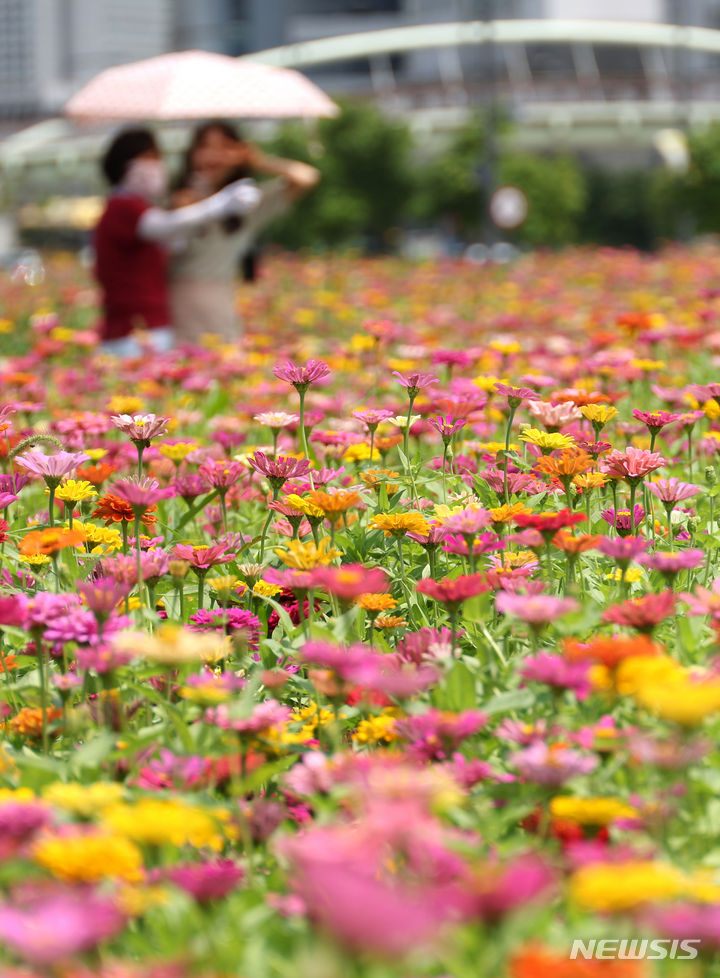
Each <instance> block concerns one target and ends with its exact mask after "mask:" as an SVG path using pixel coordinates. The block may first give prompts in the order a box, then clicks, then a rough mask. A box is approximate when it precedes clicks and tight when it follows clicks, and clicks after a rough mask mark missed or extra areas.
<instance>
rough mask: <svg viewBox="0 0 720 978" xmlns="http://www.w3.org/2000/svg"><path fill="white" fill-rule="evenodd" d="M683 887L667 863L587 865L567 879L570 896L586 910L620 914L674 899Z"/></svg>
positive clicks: (678, 874)
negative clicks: (568, 880) (646, 904)
mask: <svg viewBox="0 0 720 978" xmlns="http://www.w3.org/2000/svg"><path fill="white" fill-rule="evenodd" d="M687 886H688V880H687V878H686V877H685V875H684V874H683V873H682V872H681V871H680V870H679V869H676V868H675V867H674V866H671V865H669V864H668V863H662V862H653V861H651V860H637V861H635V862H627V863H620V864H618V863H591V864H590V865H588V866H583V867H582V868H581V869H579V870H578V871H577V872H576V873H574V874H573V876H572V877H571V880H570V895H571V897H572V899H573V900H574V901H575V902H576V903H578V904H580V906H581V907H583V908H584V909H586V910H591V911H595V912H598V911H599V912H604V913H608V912H611V913H612V912H615V913H622V912H624V911H627V910H633V909H634V908H635V907H638V906H640V905H642V904H645V903H653V902H658V901H665V900H672V899H675V898H676V897H679V896H681V895H683V894H684V893H685V891H686V889H687Z"/></svg>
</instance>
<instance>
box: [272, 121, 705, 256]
mask: <svg viewBox="0 0 720 978" xmlns="http://www.w3.org/2000/svg"><path fill="white" fill-rule="evenodd" d="M502 128H503V124H501V126H500V129H501V131H502ZM309 132H310V131H309V130H308V129H307V128H305V127H304V126H303V125H301V124H291V125H288V126H285V127H283V129H282V130H281V131H280V133H279V134H278V135H277V136H276V137H275V139H273V140H272V141H271V143H269V144H268V146H267V148H268V149H269V150H270V151H271V152H274V153H278V154H280V155H283V156H289V157H294V158H296V159H301V160H306V161H307V162H311V163H313V164H314V165H315V166H317V167H318V168H319V169H320V171H321V172H322V181H321V183H320V185H319V187H318V188H317V189H316V190H315V191H313V193H311V194H309V195H308V196H307V197H306V198H304V199H302V200H301V201H299V202H298V203H297V205H296V206H294V207H293V209H292V210H291V211H290V213H289V214H288V215H286V216H285V217H284V218H282V219H281V220H280V221H277V222H276V223H275V224H274V225H273V227H272V229H271V232H270V237H271V239H272V240H273V241H274V242H276V243H278V244H280V245H283V246H286V247H290V248H301V247H308V246H312V247H320V248H338V247H343V246H358V245H360V246H363V247H365V248H366V249H370V250H378V249H380V250H390V248H391V245H392V240H391V238H390V235H389V234H388V231H389V229H392V228H395V227H398V226H408V225H413V224H415V225H418V224H419V225H421V226H424V227H440V226H444V227H448V225H450V226H451V228H452V230H453V231H454V232H455V233H456V234H457V235H458V236H459V237H460V238H461V239H462V240H464V241H473V240H477V237H478V235H479V233H480V227H481V223H482V215H483V208H484V201H483V192H482V187H481V185H480V180H479V171H480V167H481V165H482V163H483V160H484V152H485V135H484V131H483V119H482V118H481V117H480V116H473V117H472V118H471V119H469V120H468V122H467V123H466V124H465V125H464V126H462V127H461V128H460V129H458V130H457V132H456V133H455V134H454V135H453V136H452V138H451V140H450V142H449V144H448V145H447V147H446V148H445V149H443V150H441V151H440V152H438V153H436V154H435V155H434V156H432V157H431V158H429V159H427V160H426V161H425V162H422V161H421V162H417V160H416V159H415V158H416V157H417V156H418V150H419V149H420V148H421V147H420V146H419V145H415V144H414V143H413V137H412V134H411V132H410V129H409V127H408V126H407V125H406V124H405V123H404V122H401V121H400V122H398V121H394V120H390V119H388V118H386V117H385V116H383V115H382V113H381V112H380V111H379V110H378V109H377V108H376V107H375V106H373V105H371V104H367V103H359V102H346V103H345V104H344V106H343V111H342V113H341V115H339V116H338V117H337V118H336V119H324V120H322V121H321V122H319V123H318V126H317V130H316V132H315V133H314V134H312V135H309ZM689 149H690V156H691V164H690V169H689V171H688V173H687V174H686V175H677V174H674V173H670V172H669V171H667V170H665V169H661V168H657V169H655V170H653V171H650V172H648V171H647V170H629V171H620V172H612V171H607V170H602V169H598V168H589V167H585V166H583V165H582V164H581V162H580V161H579V160H577V159H576V158H574V157H572V156H570V155H562V156H557V155H540V154H533V153H523V154H520V153H502V154H500V156H499V158H498V159H497V161H496V163H495V171H496V172H495V180H496V183H498V184H501V183H503V184H504V183H509V184H513V185H515V186H517V187H520V189H521V190H523V191H524V193H525V194H526V196H527V198H528V204H529V212H528V217H527V220H526V221H525V223H524V224H523V225H522V227H520V228H518V229H517V230H516V231H514V232H512V233H510V234H508V237H510V238H511V239H512V240H514V241H516V242H517V243H518V244H521V245H526V246H529V247H561V246H563V245H567V244H572V243H576V242H585V243H593V244H600V245H611V246H614V247H620V246H623V245H632V246H635V247H638V248H643V249H649V248H653V247H655V246H656V245H657V244H658V243H659V242H660V241H662V240H665V239H672V238H687V237H690V236H691V234H692V233H693V232H694V231H697V232H700V233H708V232H716V231H720V125H714V126H710V127H709V128H707V129H704V130H702V131H699V132H695V133H692V134H691V135H690V137H689Z"/></svg>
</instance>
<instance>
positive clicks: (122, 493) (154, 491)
mask: <svg viewBox="0 0 720 978" xmlns="http://www.w3.org/2000/svg"><path fill="white" fill-rule="evenodd" d="M111 492H112V493H114V495H116V496H119V497H120V499H124V500H125V502H126V503H129V504H130V505H131V506H132V508H133V511H134V512H135V514H136V515H137V514H138V513H142V512H144V511H145V510H146V509H149V508H150V507H151V506H154V505H155V504H156V503H158V502H160V500H161V499H167V498H168V496H170V495H171V494H172V492H173V490H172V489H161V488H160V483H159V482H158V481H157V479H150V478H148V477H144V478H139V479H135V478H127V479H118V481H117V482H115V483H113V485H112V487H111Z"/></svg>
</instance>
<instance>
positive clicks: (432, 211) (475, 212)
mask: <svg viewBox="0 0 720 978" xmlns="http://www.w3.org/2000/svg"><path fill="white" fill-rule="evenodd" d="M484 146H485V135H484V133H483V126H482V120H481V119H480V118H478V117H475V118H473V119H472V120H471V121H470V122H468V123H467V124H466V125H465V126H463V127H462V128H461V129H459V130H458V131H457V132H456V133H455V134H454V136H453V138H452V141H451V143H450V145H449V146H448V147H447V149H446V150H444V151H443V152H441V153H439V154H438V155H436V156H435V157H434V158H433V159H431V160H430V161H429V162H428V163H426V164H425V166H424V167H422V168H421V170H420V173H419V176H418V180H417V187H416V192H415V196H414V199H413V201H412V205H411V213H412V215H413V217H415V218H416V219H418V220H420V221H422V222H425V223H435V224H436V223H438V222H439V221H441V220H447V219H448V218H450V219H451V220H452V221H453V224H454V226H455V228H456V229H457V230H458V231H459V232H460V233H461V234H462V236H463V237H469V236H470V235H471V233H473V232H476V231H477V228H478V226H479V224H480V222H481V216H482V206H483V198H482V191H481V188H480V185H479V181H478V176H477V170H478V166H479V164H480V162H481V160H482V157H483V152H484Z"/></svg>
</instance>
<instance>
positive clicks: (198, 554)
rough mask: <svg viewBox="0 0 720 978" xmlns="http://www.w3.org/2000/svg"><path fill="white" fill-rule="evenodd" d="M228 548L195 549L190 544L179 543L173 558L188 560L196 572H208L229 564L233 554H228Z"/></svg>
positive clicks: (222, 546)
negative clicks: (216, 566)
mask: <svg viewBox="0 0 720 978" xmlns="http://www.w3.org/2000/svg"><path fill="white" fill-rule="evenodd" d="M226 550H227V547H226V546H225V545H224V544H222V543H219V544H215V545H214V546H212V547H193V546H192V545H191V544H188V543H178V544H176V545H175V548H174V550H173V557H176V558H177V559H178V560H187V561H188V563H189V564H190V566H191V567H192V568H193V569H194V570H196V571H197V570H199V571H207V570H209V569H210V568H211V567H214V566H215V565H216V564H227V562H228V561H230V560H232V559H233V558H232V554H229V553H226Z"/></svg>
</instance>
